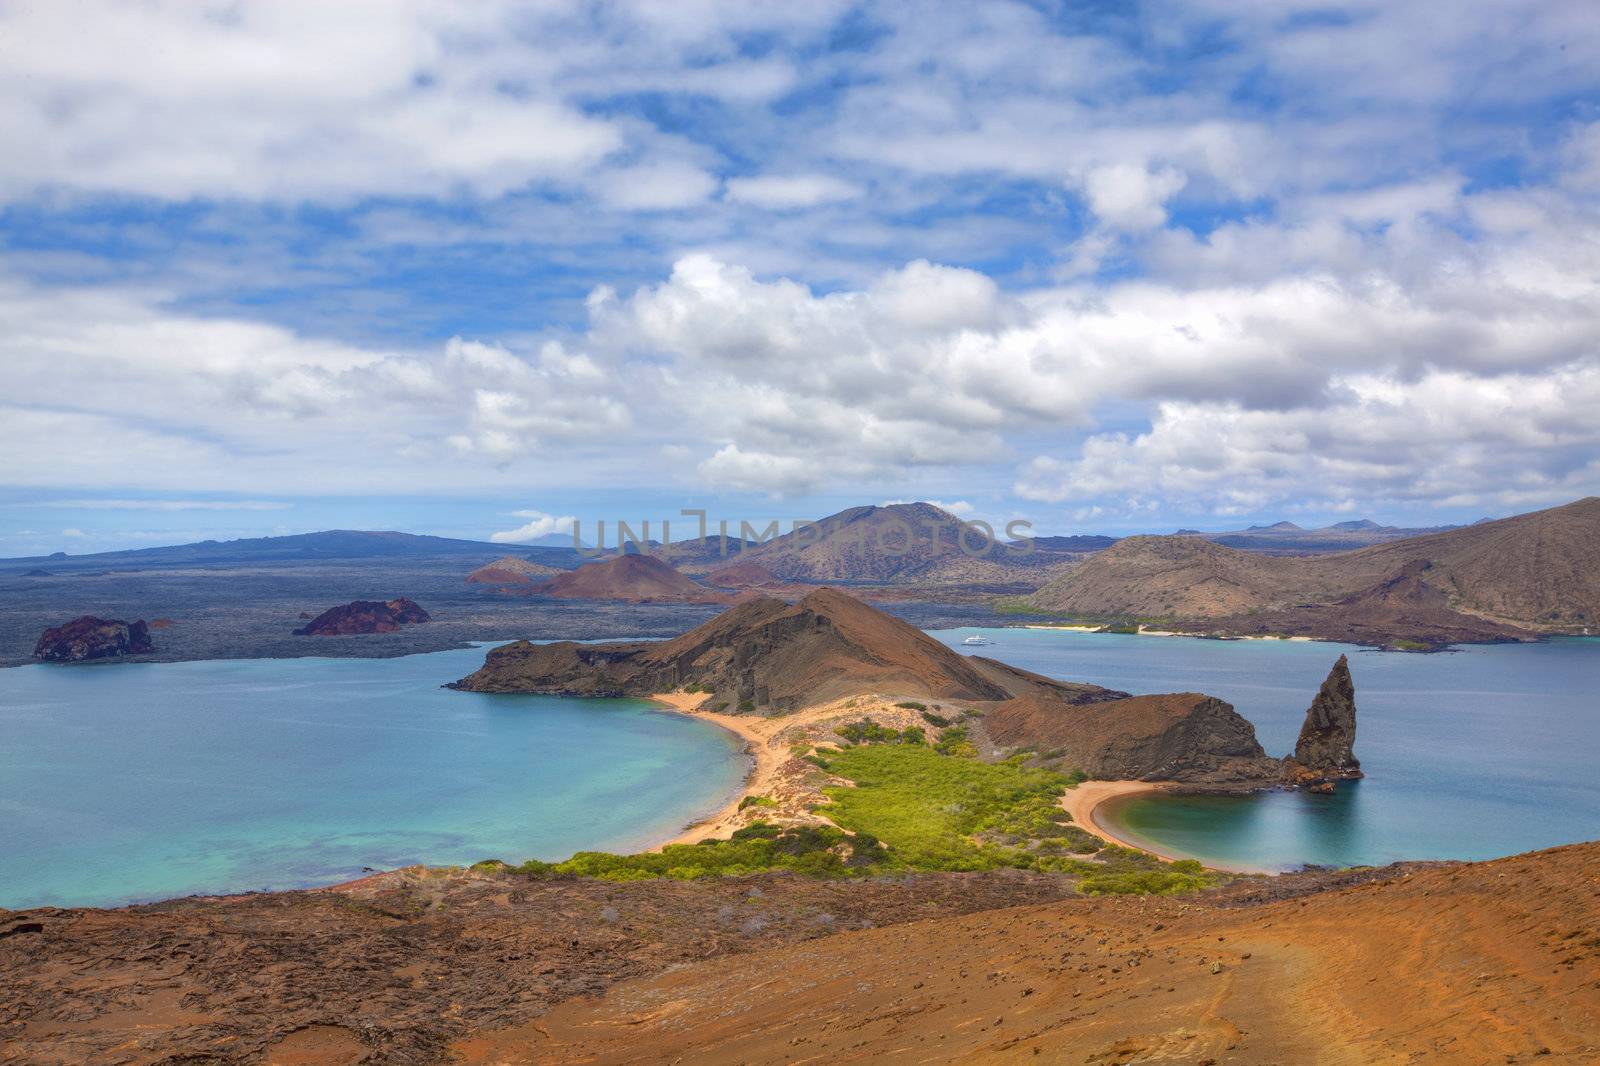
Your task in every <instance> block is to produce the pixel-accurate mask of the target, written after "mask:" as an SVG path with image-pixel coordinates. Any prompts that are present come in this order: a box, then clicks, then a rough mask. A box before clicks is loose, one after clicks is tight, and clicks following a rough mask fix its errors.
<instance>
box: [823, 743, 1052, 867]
mask: <svg viewBox="0 0 1600 1066" xmlns="http://www.w3.org/2000/svg"><path fill="white" fill-rule="evenodd" d="M829 763H830V766H831V769H832V772H833V773H835V774H838V775H839V776H840V777H844V778H848V779H849V780H851V781H854V782H855V787H854V788H829V789H824V792H825V793H826V794H827V796H828V798H829V800H831V801H832V802H831V803H830V804H829V805H828V806H827V807H825V808H822V813H823V814H826V815H827V816H828V817H829V818H830V819H832V820H833V821H834V822H836V823H837V824H839V825H841V826H843V827H844V828H846V829H852V830H856V831H858V832H864V833H871V834H872V835H873V836H874V837H877V838H878V839H880V840H882V841H883V842H884V843H885V844H886V845H888V847H889V850H890V853H891V854H892V855H893V856H894V857H895V859H896V861H897V862H899V863H900V864H903V865H905V866H909V867H912V868H914V869H919V870H992V869H996V868H999V867H1003V866H1014V867H1022V868H1051V866H1052V864H1053V859H1052V858H1051V857H1050V856H1046V855H1039V854H1037V853H1035V852H1033V851H1030V850H1028V849H1026V848H1022V847H1016V846H1013V845H1014V843H1017V842H1022V841H1029V840H1042V839H1049V838H1052V837H1056V836H1059V835H1061V834H1062V833H1063V832H1064V830H1065V829H1066V822H1067V816H1066V814H1065V813H1064V812H1063V811H1062V810H1061V808H1060V806H1059V804H1058V802H1057V801H1058V799H1059V797H1060V795H1061V792H1062V790H1063V789H1065V788H1066V787H1067V779H1066V778H1065V777H1063V776H1062V775H1060V774H1058V773H1055V772H1054V771H1051V770H1037V769H1031V768H1028V767H1025V766H1022V765H1021V764H1020V763H1019V762H1018V761H1016V760H1007V761H1006V762H1000V763H984V762H979V761H977V760H976V759H967V758H952V757H950V756H947V755H941V754H940V753H939V752H938V751H935V750H933V749H930V748H927V747H923V746H920V745H903V744H878V745H869V746H864V747H855V748H847V749H846V750H844V751H841V752H838V753H836V754H834V755H833V756H832V757H831V758H830V759H829ZM1002 842H1005V843H1002Z"/></svg>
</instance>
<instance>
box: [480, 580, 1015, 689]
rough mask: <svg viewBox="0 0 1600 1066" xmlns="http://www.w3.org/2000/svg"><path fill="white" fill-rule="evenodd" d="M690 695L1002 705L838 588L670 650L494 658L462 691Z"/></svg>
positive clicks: (542, 648) (746, 613)
mask: <svg viewBox="0 0 1600 1066" xmlns="http://www.w3.org/2000/svg"><path fill="white" fill-rule="evenodd" d="M690 686H693V687H694V689H695V690H696V691H703V692H705V693H706V694H707V697H706V698H707V702H708V703H710V704H720V705H721V706H722V707H723V708H725V709H736V708H742V709H744V710H746V711H758V710H759V711H760V712H761V713H765V714H770V713H775V712H781V711H786V710H795V709H798V708H800V707H802V706H808V705H812V704H819V703H827V702H829V701H831V700H835V699H840V698H842V697H846V696H854V695H859V694H861V693H863V692H869V691H873V690H883V691H892V692H896V693H900V694H904V695H907V696H926V697H930V698H935V699H961V700H1000V699H1005V698H1006V696H1007V693H1006V690H1005V689H1004V688H1002V687H1000V686H999V685H997V684H995V683H994V682H993V681H992V680H990V679H989V678H987V677H985V676H984V674H983V673H982V671H980V670H979V669H978V668H977V667H976V666H974V665H973V661H972V660H969V659H967V658H966V657H964V656H961V655H958V654H956V653H955V652H953V651H951V650H950V649H949V648H947V647H945V646H944V645H943V644H941V643H939V642H938V641H936V640H934V639H933V638H932V637H930V636H928V635H927V634H925V633H923V632H922V631H921V630H919V629H917V628H916V627H915V626H912V625H910V624H908V623H906V622H902V621H900V620H899V619H897V618H894V617H892V616H890V615H887V614H884V613H883V612H882V611H879V610H876V609H875V608H872V607H869V606H867V605H866V604H864V603H862V602H861V601H860V600H857V599H855V598H854V597H852V596H848V595H846V594H844V593H842V592H838V591H836V590H833V589H826V588H824V589H818V590H816V591H814V592H812V593H810V594H809V595H807V596H806V597H805V598H804V599H802V600H801V601H800V602H799V603H796V604H788V603H785V602H783V601H782V600H777V599H772V598H769V597H756V598H753V599H750V600H747V601H746V602H744V603H742V604H740V605H738V606H737V607H734V608H732V609H730V610H728V611H725V612H724V613H722V614H720V615H718V616H717V617H716V618H714V619H712V620H711V621H709V622H707V623H705V624H704V625H701V626H698V627H697V628H695V629H692V630H690V631H689V632H687V633H685V634H683V635H682V636H680V637H676V638H674V639H672V640H669V641H664V642H661V643H649V644H626V643H619V644H575V643H571V642H561V643H557V644H529V643H527V642H525V641H519V642H517V643H515V644H510V645H506V646H505V647H501V648H496V649H494V650H493V651H491V652H490V653H489V654H488V656H487V658H486V659H485V661H484V666H483V669H481V670H479V671H477V672H476V673H474V674H472V675H471V676H469V677H466V678H464V679H462V680H461V681H460V682H459V683H458V687H460V688H463V689H468V690H471V691H476V692H555V693H564V694H574V695H635V696H645V695H651V694H653V693H657V692H667V691H670V690H673V689H679V688H686V687H690Z"/></svg>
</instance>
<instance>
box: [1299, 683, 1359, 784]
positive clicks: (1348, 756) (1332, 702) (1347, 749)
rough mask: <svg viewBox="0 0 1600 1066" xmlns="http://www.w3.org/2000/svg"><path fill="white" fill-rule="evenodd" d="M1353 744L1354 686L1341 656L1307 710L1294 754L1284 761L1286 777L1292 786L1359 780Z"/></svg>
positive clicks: (1354, 726) (1357, 762)
mask: <svg viewBox="0 0 1600 1066" xmlns="http://www.w3.org/2000/svg"><path fill="white" fill-rule="evenodd" d="M1355 745H1356V690H1355V683H1354V682H1352V681H1351V680H1350V660H1349V659H1347V658H1346V657H1345V656H1343V655H1341V656H1339V661H1338V662H1336V663H1334V664H1333V669H1332V670H1330V671H1328V677H1327V680H1325V681H1323V682H1322V688H1321V689H1320V690H1318V692H1317V695H1316V698H1315V699H1313V700H1312V701H1311V707H1310V708H1309V709H1308V710H1307V711H1306V720H1305V723H1304V724H1303V725H1302V726H1301V727H1300V739H1299V740H1298V741H1297V742H1296V743H1295V746H1294V754H1293V755H1291V756H1289V757H1288V758H1286V759H1285V760H1284V771H1285V777H1286V779H1288V780H1289V781H1290V782H1291V783H1294V784H1327V783H1331V782H1333V781H1337V780H1344V779H1349V778H1355V777H1361V776H1362V773H1361V762H1360V760H1358V759H1357V758H1356V753H1355Z"/></svg>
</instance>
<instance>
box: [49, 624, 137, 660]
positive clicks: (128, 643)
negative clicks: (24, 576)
mask: <svg viewBox="0 0 1600 1066" xmlns="http://www.w3.org/2000/svg"><path fill="white" fill-rule="evenodd" d="M155 650H156V647H155V645H154V644H152V643H151V642H150V627H149V626H148V625H146V624H145V623H144V622H143V621H142V620H141V621H138V622H131V623H130V622H124V621H123V620H122V619H120V618H96V617H95V616H94V615H89V614H86V615H83V616H81V617H79V618H74V619H73V620H72V621H70V622H67V623H66V624H64V625H59V626H55V627H54V628H51V629H47V630H45V631H44V633H42V634H41V635H40V637H39V643H37V644H35V645H34V648H33V657H34V658H35V659H43V660H44V661H45V662H47V663H81V662H87V661H89V660H91V659H115V658H119V657H121V656H124V655H148V654H150V653H151V652H153V651H155Z"/></svg>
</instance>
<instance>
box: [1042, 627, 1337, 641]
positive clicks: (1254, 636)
mask: <svg viewBox="0 0 1600 1066" xmlns="http://www.w3.org/2000/svg"><path fill="white" fill-rule="evenodd" d="M1014 628H1017V629H1048V630H1054V631H1056V632H1060V633H1101V632H1104V631H1105V626H1103V625H1095V626H1089V625H1069V624H1066V623H1062V624H1060V625H1052V624H1051V623H1049V622H1030V623H1027V624H1025V625H1021V626H1016V627H1014ZM1112 635H1113V636H1124V637H1190V638H1193V639H1195V640H1278V641H1283V642H1285V643H1294V644H1310V643H1313V642H1316V641H1322V642H1324V643H1332V644H1337V643H1340V642H1339V641H1327V640H1325V639H1324V638H1322V637H1306V636H1299V635H1295V636H1281V637H1280V636H1269V635H1266V634H1261V633H1240V634H1237V635H1235V634H1225V635H1222V636H1214V635H1212V634H1209V633H1186V632H1180V631H1179V630H1175V629H1147V628H1145V627H1144V626H1140V627H1139V628H1138V629H1137V630H1136V631H1134V632H1132V633H1113V634H1112Z"/></svg>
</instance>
